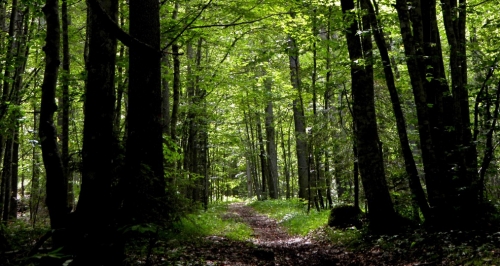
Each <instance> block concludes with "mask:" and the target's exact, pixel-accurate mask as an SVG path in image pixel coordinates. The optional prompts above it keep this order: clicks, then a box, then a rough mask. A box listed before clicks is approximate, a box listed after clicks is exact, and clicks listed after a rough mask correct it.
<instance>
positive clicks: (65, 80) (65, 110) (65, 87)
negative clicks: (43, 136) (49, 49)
mask: <svg viewBox="0 0 500 266" xmlns="http://www.w3.org/2000/svg"><path fill="white" fill-rule="evenodd" d="M61 12H62V37H63V62H62V67H63V72H64V73H63V75H62V129H61V130H62V134H61V146H62V152H61V159H62V162H63V168H64V174H65V178H66V181H65V182H66V183H67V184H68V206H69V208H70V209H73V202H74V198H73V197H74V195H73V182H70V181H69V175H70V172H69V167H68V166H69V106H70V103H69V81H70V75H71V72H70V54H69V36H68V24H69V22H68V1H67V0H62V6H61Z"/></svg>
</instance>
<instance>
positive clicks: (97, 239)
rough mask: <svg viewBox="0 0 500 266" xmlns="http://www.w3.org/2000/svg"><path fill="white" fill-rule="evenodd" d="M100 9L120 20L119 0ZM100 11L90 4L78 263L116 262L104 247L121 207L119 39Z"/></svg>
mask: <svg viewBox="0 0 500 266" xmlns="http://www.w3.org/2000/svg"><path fill="white" fill-rule="evenodd" d="M100 5H101V7H102V9H103V10H104V11H105V12H106V14H108V15H109V16H110V17H111V18H112V19H113V20H114V21H116V20H117V12H118V1H117V0H106V1H100ZM97 8H99V7H98V6H96V5H90V6H89V23H90V25H89V27H88V29H89V33H88V34H89V45H88V46H89V54H88V61H87V64H86V68H87V72H88V74H87V82H86V89H85V109H84V114H85V120H84V129H83V147H82V167H83V168H82V188H81V192H80V197H79V200H78V205H77V208H76V212H75V215H76V218H75V219H74V221H75V223H76V224H75V225H73V226H74V227H75V230H76V231H77V236H76V239H77V241H75V244H76V245H77V247H78V248H76V252H77V256H76V263H78V265H89V264H94V263H97V262H96V259H98V260H99V263H104V264H112V261H111V260H112V258H110V255H111V254H110V251H109V250H108V249H103V248H102V247H101V245H107V244H105V243H109V242H110V241H111V237H112V233H113V230H114V229H113V228H112V227H110V226H111V225H112V222H113V221H112V219H113V215H114V214H115V213H116V209H117V207H118V206H115V205H114V204H113V199H112V198H111V196H112V192H111V188H112V182H115V180H114V178H113V177H115V176H116V175H117V174H116V171H115V168H116V163H115V162H116V161H118V160H119V159H118V158H117V157H118V156H119V154H118V153H117V150H118V149H117V140H116V136H115V131H114V127H113V122H114V117H115V115H114V112H115V109H114V104H115V83H114V78H115V60H116V37H115V36H114V35H113V33H112V32H110V31H109V30H108V28H107V27H106V26H105V25H106V21H105V20H106V18H105V17H104V16H102V15H101V13H100V10H97ZM103 203H106V204H103ZM96 217H99V218H98V219H96ZM89 254H94V255H89ZM95 254H99V255H95ZM111 256H112V255H111Z"/></svg>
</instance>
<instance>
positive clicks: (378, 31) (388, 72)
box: [362, 0, 430, 219]
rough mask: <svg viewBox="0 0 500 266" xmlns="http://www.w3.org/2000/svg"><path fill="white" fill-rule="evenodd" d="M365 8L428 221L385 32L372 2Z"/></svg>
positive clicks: (413, 186) (414, 188)
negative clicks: (379, 23) (380, 25)
mask: <svg viewBox="0 0 500 266" xmlns="http://www.w3.org/2000/svg"><path fill="white" fill-rule="evenodd" d="M362 6H363V8H366V9H368V12H369V20H370V23H371V25H372V27H373V29H374V30H373V31H372V32H373V36H374V38H375V42H376V44H377V46H378V49H379V51H380V56H381V59H382V64H383V68H384V74H385V80H386V84H387V88H388V89H389V94H390V97H391V103H392V109H393V111H394V116H395V117H396V127H397V131H398V136H399V142H400V145H401V150H402V153H403V158H404V161H405V168H406V173H407V174H408V177H409V185H410V189H411V191H412V194H413V198H414V201H415V202H416V203H417V204H418V206H419V207H420V210H421V211H422V214H423V215H424V217H425V218H426V219H427V218H429V217H430V216H429V215H430V214H429V205H428V204H427V199H426V198H425V193H424V190H423V188H422V185H421V184H420V179H419V176H418V170H417V166H416V164H415V160H414V159H413V154H412V151H411V148H410V143H409V141H408V134H407V132H406V122H405V117H404V114H403V110H402V109H401V103H400V100H399V96H398V91H397V88H396V84H395V81H394V74H393V72H392V67H391V60H390V57H389V52H388V49H387V43H386V41H385V37H384V32H383V30H382V28H380V27H379V26H378V21H377V18H376V17H375V11H374V9H373V6H372V4H371V2H370V1H367V0H363V4H362Z"/></svg>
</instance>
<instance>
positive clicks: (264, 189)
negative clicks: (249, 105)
mask: <svg viewBox="0 0 500 266" xmlns="http://www.w3.org/2000/svg"><path fill="white" fill-rule="evenodd" d="M255 117H256V119H255V122H256V124H257V140H258V141H259V157H260V167H261V168H260V169H261V173H262V197H263V199H267V195H268V192H267V190H268V189H269V196H271V193H272V192H271V187H269V188H267V187H266V185H268V184H270V183H271V181H268V180H269V178H270V177H269V171H268V169H269V167H268V165H267V162H268V160H267V159H266V157H267V154H266V150H265V149H264V137H263V136H262V125H261V121H260V114H259V113H255Z"/></svg>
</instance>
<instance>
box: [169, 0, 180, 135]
mask: <svg viewBox="0 0 500 266" xmlns="http://www.w3.org/2000/svg"><path fill="white" fill-rule="evenodd" d="M178 10H179V4H178V3H175V7H174V12H173V13H172V19H173V20H176V19H177V13H178ZM172 57H173V61H174V62H173V64H174V70H173V74H174V79H173V81H172V115H171V119H170V138H171V139H172V141H175V140H176V139H177V116H178V115H179V114H178V112H179V98H180V86H181V74H180V66H181V61H180V59H179V45H178V44H177V43H173V44H172Z"/></svg>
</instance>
